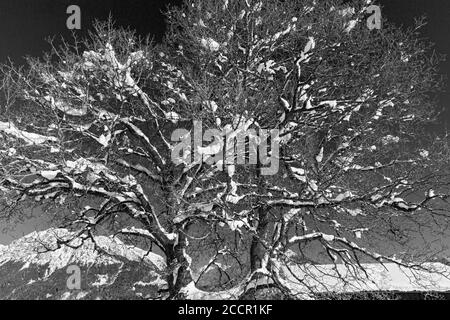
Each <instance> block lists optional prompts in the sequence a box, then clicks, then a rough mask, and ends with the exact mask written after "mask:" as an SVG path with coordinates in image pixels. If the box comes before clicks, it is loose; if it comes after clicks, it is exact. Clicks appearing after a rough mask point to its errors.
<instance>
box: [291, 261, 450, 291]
mask: <svg viewBox="0 0 450 320" xmlns="http://www.w3.org/2000/svg"><path fill="white" fill-rule="evenodd" d="M362 267H363V269H364V270H365V272H364V271H362V270H361V269H358V268H352V267H346V266H345V265H343V264H337V265H336V267H335V266H334V265H290V266H289V269H288V268H286V267H282V272H283V273H284V276H285V278H286V281H285V284H286V285H287V286H288V287H290V288H293V289H294V290H295V291H296V292H298V293H299V294H301V293H304V292H308V291H310V289H312V290H314V291H315V292H335V293H349V292H363V291H382V292H389V291H400V292H428V291H433V292H447V291H450V267H449V266H447V265H444V264H441V263H425V264H423V265H422V267H424V268H426V269H427V270H430V271H432V272H429V271H425V270H411V269H409V268H404V267H400V266H399V265H397V264H394V263H385V264H383V265H381V264H375V263H373V264H362ZM343 280H344V281H343Z"/></svg>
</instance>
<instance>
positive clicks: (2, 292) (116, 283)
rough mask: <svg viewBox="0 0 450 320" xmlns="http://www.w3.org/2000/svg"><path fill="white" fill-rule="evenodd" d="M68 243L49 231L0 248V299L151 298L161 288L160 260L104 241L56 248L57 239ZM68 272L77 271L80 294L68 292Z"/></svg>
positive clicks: (57, 231)
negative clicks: (73, 267)
mask: <svg viewBox="0 0 450 320" xmlns="http://www.w3.org/2000/svg"><path fill="white" fill-rule="evenodd" d="M68 237H70V232H68V231H67V230H64V229H49V230H46V231H43V232H34V233H31V234H29V235H27V236H25V237H23V238H21V239H19V240H17V241H15V242H13V243H11V244H10V245H9V246H0V299H141V298H156V297H158V295H159V294H158V287H159V288H163V287H164V286H165V283H164V281H163V280H162V279H161V272H162V270H163V269H164V267H165V266H164V260H163V259H162V258H161V256H158V255H156V254H154V253H148V252H146V251H144V250H140V249H136V248H131V249H130V248H129V247H127V245H125V244H124V243H123V242H121V241H120V240H118V239H117V238H114V239H113V238H110V237H104V236H99V237H95V241H92V240H86V241H84V242H83V243H81V242H76V241H72V242H71V243H70V245H71V247H68V246H61V247H60V248H58V245H57V239H63V240H64V239H67V238H68ZM96 245H97V247H98V248H99V249H100V250H95V246H96ZM69 266H78V267H79V270H80V276H81V277H80V279H81V287H80V289H72V288H71V289H69V287H71V285H70V284H69V286H68V284H67V282H68V279H69V278H70V277H71V276H72V275H74V273H73V271H72V272H70V273H68V271H71V270H70V269H69V270H68V267H69ZM75 268H76V267H75Z"/></svg>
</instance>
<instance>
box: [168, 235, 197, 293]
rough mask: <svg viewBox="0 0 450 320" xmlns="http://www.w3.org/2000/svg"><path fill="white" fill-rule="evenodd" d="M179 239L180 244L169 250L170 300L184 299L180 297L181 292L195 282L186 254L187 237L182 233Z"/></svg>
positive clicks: (172, 246)
mask: <svg viewBox="0 0 450 320" xmlns="http://www.w3.org/2000/svg"><path fill="white" fill-rule="evenodd" d="M178 237H179V238H178V242H177V243H175V244H174V245H170V246H169V247H168V248H167V266H168V271H169V272H168V275H167V283H168V285H169V299H182V298H183V297H180V296H179V293H180V290H181V289H182V288H183V287H185V286H186V285H188V284H189V283H190V282H192V281H193V279H192V275H191V271H190V261H189V260H188V257H187V255H186V254H185V249H186V246H187V241H186V236H185V235H184V234H183V233H181V232H180V233H179V234H178Z"/></svg>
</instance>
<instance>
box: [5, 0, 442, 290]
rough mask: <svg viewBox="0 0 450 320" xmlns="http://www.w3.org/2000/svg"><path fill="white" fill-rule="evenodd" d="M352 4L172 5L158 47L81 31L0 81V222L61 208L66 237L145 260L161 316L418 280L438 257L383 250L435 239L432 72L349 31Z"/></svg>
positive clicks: (391, 40)
mask: <svg viewBox="0 0 450 320" xmlns="http://www.w3.org/2000/svg"><path fill="white" fill-rule="evenodd" d="M370 5H372V3H371V1H370V0H369V1H356V0H355V1H352V2H348V1H345V2H344V1H338V0H333V1H326V2H325V1H315V0H314V1H310V0H302V1H278V0H262V1H256V0H222V1H213V0H201V1H200V0H191V1H186V2H185V4H184V5H183V6H182V7H181V8H178V7H174V8H170V9H169V10H168V13H167V22H168V31H167V34H166V38H165V40H164V43H163V44H161V45H154V44H152V43H151V42H149V41H146V40H144V39H139V38H138V37H136V36H134V34H133V33H132V32H130V31H126V30H120V29H115V28H114V27H113V25H112V24H111V23H98V24H97V25H96V28H95V32H94V33H93V34H92V36H91V38H90V39H88V40H86V41H83V42H78V41H76V42H75V44H74V45H69V44H66V45H64V46H63V47H61V48H54V49H53V50H52V52H51V53H50V54H49V55H47V56H46V57H45V58H44V59H40V60H35V59H30V60H29V64H28V67H27V68H24V69H23V70H17V69H15V68H12V67H11V68H8V67H6V66H5V67H4V68H3V69H4V72H3V73H4V74H5V76H4V78H5V80H4V82H3V83H4V85H3V92H4V97H2V99H4V101H5V103H4V104H5V106H2V108H4V110H5V112H4V113H2V115H1V117H2V118H1V119H0V120H1V122H0V139H1V147H0V161H1V163H2V165H1V169H0V170H1V171H0V188H1V189H0V190H1V192H2V193H3V194H4V197H3V199H4V202H5V209H7V208H9V211H8V212H11V211H13V210H16V208H17V206H18V205H19V203H25V204H26V205H30V203H31V202H37V203H38V204H47V205H48V204H49V203H50V204H53V205H54V207H56V208H69V210H68V211H69V212H67V214H65V216H64V218H65V224H64V227H66V228H69V229H71V230H72V231H75V233H74V237H77V238H81V239H89V240H90V241H91V240H93V239H95V237H94V236H95V235H96V234H98V233H100V232H103V233H104V232H105V230H106V232H109V233H111V234H113V235H115V236H117V237H121V238H122V239H126V241H129V242H131V243H135V244H136V245H138V246H140V247H144V248H145V249H148V250H152V251H154V252H157V253H159V254H161V255H162V256H163V257H164V259H165V260H166V269H167V271H166V277H165V278H166V282H167V285H166V286H165V287H164V286H163V287H162V288H161V293H162V297H168V298H183V297H185V298H239V297H243V296H245V295H246V294H247V293H248V292H249V291H252V290H253V291H254V290H255V288H256V287H258V286H267V287H271V288H273V289H274V290H277V291H278V292H279V293H281V294H282V295H284V296H287V297H293V298H304V297H306V296H309V295H311V294H314V293H317V292H323V291H333V290H334V289H336V288H338V286H339V285H338V284H337V282H339V283H342V284H344V285H348V286H354V287H355V288H358V287H364V285H367V284H368V283H370V282H369V280H367V279H366V278H367V277H368V276H369V279H370V272H369V271H368V270H369V269H370V268H368V267H366V263H369V262H376V263H390V264H396V265H397V266H400V267H404V268H408V269H409V270H410V271H419V269H420V270H421V271H423V269H427V268H428V267H429V265H426V264H421V263H420V262H422V261H431V260H432V259H435V258H436V257H435V256H434V253H435V252H436V251H437V250H438V249H437V248H436V247H427V250H428V252H427V255H418V253H417V251H411V252H409V251H408V249H405V248H407V246H405V243H403V245H401V244H402V243H401V242H402V241H400V240H401V239H400V238H401V236H404V237H407V236H408V235H407V234H406V232H410V233H409V235H410V236H411V238H414V239H417V238H418V237H419V235H420V233H421V232H422V231H423V228H432V230H433V232H435V233H436V234H437V232H438V231H437V230H439V232H442V233H445V232H446V231H447V230H446V228H445V227H444V226H445V225H446V223H447V220H446V219H447V216H446V214H445V210H444V209H445V204H446V201H447V199H448V195H447V193H446V192H447V191H448V190H447V188H446V187H447V185H448V183H449V180H448V175H447V173H448V172H447V170H448V169H447V168H448V153H447V148H446V144H447V139H446V137H444V136H443V137H440V138H439V137H431V138H430V137H429V135H430V134H429V132H430V130H429V129H428V128H429V124H430V123H432V121H433V119H435V115H436V107H435V101H434V99H433V97H434V94H435V92H436V91H437V90H438V89H439V87H440V79H439V78H438V77H437V76H436V68H437V65H438V63H439V61H440V58H439V57H437V56H436V55H434V54H432V52H431V51H430V47H429V46H428V45H426V44H424V42H423V41H421V40H420V39H419V38H420V36H419V33H418V31H417V29H411V30H403V29H399V28H396V27H394V26H392V25H391V24H389V23H388V22H386V21H383V28H382V29H381V30H378V29H373V30H369V28H368V27H367V24H366V19H367V17H368V14H367V8H368V6H370ZM2 101H3V100H2ZM200 125H201V127H202V130H203V131H202V132H201V133H200V136H199V133H198V128H199V126H200ZM213 129H215V131H212V130H213ZM207 130H209V131H207ZM205 132H207V134H205V136H204V137H203V136H202V135H203V133H205ZM211 132H213V133H214V134H215V136H214V134H211ZM268 132H270V134H268ZM199 139H200V140H204V143H203V145H200V146H199V145H198V144H196V142H198V140H199ZM213 140H214V141H213ZM238 140H240V141H241V144H239V143H237V141H238ZM242 145H244V146H245V148H243V147H242ZM220 155H222V157H219V156H220ZM227 155H230V156H229V157H227ZM251 159H253V160H254V161H250V160H251ZM242 162H245V163H244V164H243V163H242ZM4 212H7V211H6V210H4ZM432 222H434V225H435V226H436V227H431V223H432ZM396 225H397V226H396ZM440 235H441V234H439V236H440ZM427 240H429V239H427ZM398 242H400V245H399V246H394V245H393V244H392V243H395V244H398ZM68 243H70V240H67V239H64V240H61V244H68ZM388 243H389V246H387V244H388ZM422 248H424V246H422ZM318 264H328V266H327V268H326V269H323V270H322V269H321V268H320V266H319V265H318ZM330 266H331V267H330ZM427 266H428V267H427ZM324 274H327V276H325V275H324ZM327 277H328V278H330V279H332V280H330V279H328V280H327ZM336 279H337V280H338V281H337V282H336V281H335V280H336ZM350 279H352V280H350ZM207 285H208V286H207Z"/></svg>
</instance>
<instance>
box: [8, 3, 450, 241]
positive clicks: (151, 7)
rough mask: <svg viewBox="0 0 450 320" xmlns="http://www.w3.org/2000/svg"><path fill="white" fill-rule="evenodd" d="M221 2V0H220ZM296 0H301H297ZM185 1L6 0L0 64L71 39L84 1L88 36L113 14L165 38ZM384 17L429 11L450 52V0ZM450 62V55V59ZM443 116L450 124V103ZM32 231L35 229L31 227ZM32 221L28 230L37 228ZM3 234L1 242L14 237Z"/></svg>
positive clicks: (386, 11)
mask: <svg viewBox="0 0 450 320" xmlns="http://www.w3.org/2000/svg"><path fill="white" fill-rule="evenodd" d="M218 1H220V0H218ZM292 1H295V0H292ZM180 2H181V0H171V1H167V0H97V1H96V0H0V41H1V42H0V62H5V61H6V60H7V58H8V57H10V58H11V59H12V60H13V61H14V62H16V63H23V59H22V58H21V57H23V56H25V55H31V56H39V55H41V54H42V52H43V51H45V50H48V49H49V46H48V44H47V42H46V41H45V39H46V38H48V37H56V38H60V37H61V36H63V37H65V38H67V39H69V37H70V31H69V30H67V28H66V19H67V17H68V15H67V14H66V9H67V7H68V6H69V5H73V4H75V5H78V6H80V8H81V12H82V29H81V30H80V31H76V33H77V35H78V36H80V37H83V36H85V35H86V34H87V31H88V30H89V28H90V26H91V25H92V22H93V21H94V19H100V20H105V19H106V18H107V17H108V15H109V14H110V13H111V14H112V16H113V17H114V19H115V20H116V23H117V25H120V26H125V27H130V28H132V29H135V30H136V31H137V32H138V34H140V35H143V36H145V35H147V34H150V35H153V36H154V37H155V40H157V41H158V40H160V39H161V37H162V34H163V33H164V18H163V16H162V14H161V11H162V10H164V8H165V7H166V5H167V4H168V3H172V4H176V3H180ZM379 3H381V4H382V6H383V11H382V13H383V16H385V17H387V18H388V19H389V20H390V21H393V22H394V23H396V24H398V25H405V26H408V25H411V24H412V23H413V21H414V17H418V16H421V15H426V16H427V17H428V25H427V26H426V28H425V29H424V31H423V36H424V37H425V38H428V39H429V40H431V41H432V42H434V43H436V51H438V52H440V53H444V54H447V53H448V52H450V22H449V17H450V1H448V0H379ZM449 60H450V58H449ZM441 72H442V73H443V74H445V75H447V76H448V75H450V61H448V62H445V63H443V64H442V66H441ZM447 87H448V86H447ZM441 103H442V105H443V106H450V93H449V92H447V93H444V94H442V96H441ZM446 110H447V112H446V114H444V115H443V120H445V122H446V123H447V125H448V124H450V107H449V108H446ZM25 229H29V230H25ZM30 229H33V227H32V226H31V225H30V224H29V223H28V225H27V227H26V228H23V229H22V232H25V233H27V231H28V232H30V231H32V230H30ZM10 240H11V239H10V237H9V236H6V235H5V234H2V232H1V228H0V243H4V242H8V241H10Z"/></svg>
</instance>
